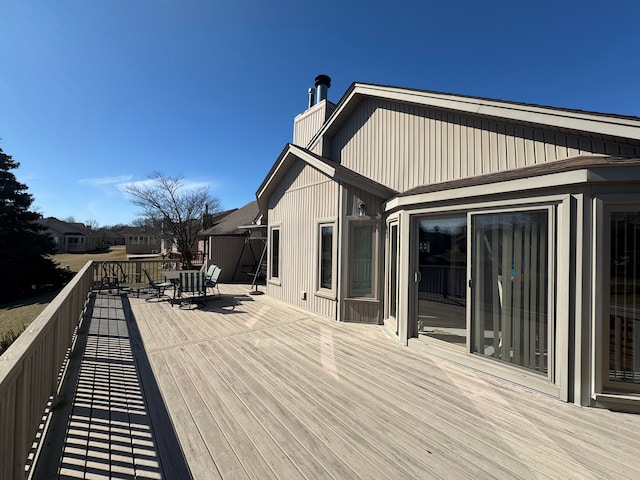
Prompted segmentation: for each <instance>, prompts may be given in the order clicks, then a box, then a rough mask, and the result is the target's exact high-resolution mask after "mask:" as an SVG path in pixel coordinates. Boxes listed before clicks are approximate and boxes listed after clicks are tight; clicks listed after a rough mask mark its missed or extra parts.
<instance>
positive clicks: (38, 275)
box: [0, 148, 70, 301]
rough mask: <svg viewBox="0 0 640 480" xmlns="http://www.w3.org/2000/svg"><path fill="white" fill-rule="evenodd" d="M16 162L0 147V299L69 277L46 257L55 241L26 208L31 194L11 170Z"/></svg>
mask: <svg viewBox="0 0 640 480" xmlns="http://www.w3.org/2000/svg"><path fill="white" fill-rule="evenodd" d="M19 166H20V164H19V163H17V162H14V161H13V159H12V158H11V156H10V155H7V154H5V153H4V152H3V151H2V149H1V148H0V272H2V275H0V301H3V300H14V299H16V298H21V297H24V296H28V295H30V294H33V293H34V290H35V289H40V288H47V287H52V288H58V287H60V286H62V285H63V284H64V282H66V281H68V280H69V277H70V275H69V273H67V272H65V271H64V270H63V269H61V268H58V266H57V265H56V264H55V262H53V261H52V260H51V259H50V258H48V257H47V255H50V254H52V253H54V251H55V242H54V241H53V238H52V237H51V236H50V235H48V234H46V233H45V230H46V228H45V227H44V226H42V225H40V224H38V223H37V220H38V219H39V218H41V215H40V214H39V213H36V212H33V211H31V210H29V208H30V207H31V204H32V203H33V197H32V196H31V194H29V193H27V186H26V185H24V184H22V183H20V182H18V180H17V179H16V177H15V175H14V174H13V173H12V172H11V171H12V170H15V169H16V168H18V167H19Z"/></svg>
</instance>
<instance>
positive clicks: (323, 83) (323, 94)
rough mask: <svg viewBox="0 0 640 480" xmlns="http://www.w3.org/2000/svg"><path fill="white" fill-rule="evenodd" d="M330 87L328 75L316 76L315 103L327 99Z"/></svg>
mask: <svg viewBox="0 0 640 480" xmlns="http://www.w3.org/2000/svg"><path fill="white" fill-rule="evenodd" d="M330 86H331V78H330V77H329V76H328V75H318V76H317V77H316V90H317V92H318V94H317V95H316V97H317V99H316V103H320V102H321V101H322V100H326V99H327V90H329V87H330Z"/></svg>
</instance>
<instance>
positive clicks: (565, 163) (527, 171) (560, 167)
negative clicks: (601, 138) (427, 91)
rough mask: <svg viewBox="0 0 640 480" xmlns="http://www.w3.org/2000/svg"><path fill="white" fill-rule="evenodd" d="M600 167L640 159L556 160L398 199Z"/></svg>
mask: <svg viewBox="0 0 640 480" xmlns="http://www.w3.org/2000/svg"><path fill="white" fill-rule="evenodd" d="M598 167H640V158H634V157H601V156H595V155H580V156H577V157H572V158H567V159H564V160H556V161H554V162H547V163H541V164H538V165H530V166H528V167H522V168H516V169H513V170H506V171H503V172H494V173H487V174H485V175H478V176H476V177H468V178H460V179H458V180H451V181H447V182H439V183H432V184H429V185H422V186H420V187H416V188H412V189H411V190H407V191H406V192H402V193H400V194H399V195H397V197H410V196H412V195H420V194H423V193H431V192H438V191H443V190H451V189H453V188H460V187H471V186H475V185H486V184H489V183H496V182H504V181H507V180H515V179H519V178H532V177H538V176H540V175H549V174H552V173H560V172H567V171H571V170H577V169H581V168H598ZM629 180H633V178H629Z"/></svg>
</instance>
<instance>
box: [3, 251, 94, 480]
mask: <svg viewBox="0 0 640 480" xmlns="http://www.w3.org/2000/svg"><path fill="white" fill-rule="evenodd" d="M93 284H94V266H93V265H92V263H91V262H89V263H87V265H85V266H84V268H82V270H80V272H78V273H77V274H76V275H75V276H74V277H73V279H72V280H71V282H69V284H68V285H67V286H66V287H64V289H63V290H62V291H61V292H60V293H59V294H58V296H57V297H56V298H54V299H53V301H52V302H51V303H50V304H49V305H48V306H47V307H46V308H45V309H44V310H43V311H42V313H41V314H40V315H38V316H37V317H36V319H35V320H34V321H33V322H32V323H31V324H30V325H29V327H28V328H27V329H26V330H25V331H24V332H23V333H22V334H21V335H20V336H19V337H18V338H17V339H16V341H15V342H14V343H13V344H12V345H11V346H10V347H9V348H8V349H7V351H6V352H5V353H4V354H3V355H2V356H0V478H2V479H7V480H9V479H23V478H25V462H26V460H27V455H28V454H29V451H30V450H31V447H32V444H33V440H34V437H35V435H36V432H37V431H38V427H39V425H40V424H41V422H42V418H43V412H44V411H45V408H46V406H47V403H48V402H49V401H50V400H51V399H53V402H54V405H55V399H56V395H57V392H58V388H59V385H60V383H61V381H62V378H61V376H60V372H61V369H62V367H63V363H64V362H65V358H66V357H67V352H68V351H69V349H70V348H71V346H72V343H73V341H74V338H75V336H74V332H75V331H76V327H77V326H78V325H79V323H80V321H81V319H82V317H83V314H84V311H85V308H86V304H87V300H88V297H89V292H90V290H91V287H92V286H93Z"/></svg>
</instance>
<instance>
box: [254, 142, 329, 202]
mask: <svg viewBox="0 0 640 480" xmlns="http://www.w3.org/2000/svg"><path fill="white" fill-rule="evenodd" d="M296 159H300V160H302V161H304V162H306V163H308V164H309V165H311V166H312V167H314V168H316V169H318V170H319V171H321V172H322V173H324V174H325V175H327V176H329V177H331V178H333V177H334V176H335V173H336V172H335V169H334V168H333V167H331V166H330V165H328V164H327V163H325V162H322V161H321V160H318V159H317V158H316V157H315V156H313V155H312V154H311V153H309V152H307V151H305V150H303V149H301V148H300V147H297V146H295V145H293V144H288V145H287V146H286V147H285V148H284V150H283V151H282V153H280V156H279V157H278V160H276V162H275V164H274V167H272V168H271V170H270V172H269V174H268V175H267V178H266V179H265V180H264V181H263V182H262V185H260V188H259V189H258V191H257V192H256V199H257V201H258V207H259V210H260V212H262V213H263V214H264V213H266V211H267V210H266V208H267V205H266V201H267V200H266V198H265V197H266V196H268V193H269V192H270V191H271V189H272V188H273V186H274V182H276V179H277V178H278V176H279V173H280V172H281V171H282V170H283V169H284V170H286V169H287V168H289V165H290V164H291V163H293V162H294V161H295V160H296Z"/></svg>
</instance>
